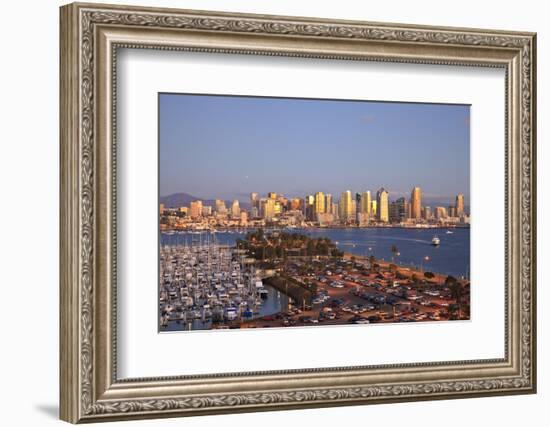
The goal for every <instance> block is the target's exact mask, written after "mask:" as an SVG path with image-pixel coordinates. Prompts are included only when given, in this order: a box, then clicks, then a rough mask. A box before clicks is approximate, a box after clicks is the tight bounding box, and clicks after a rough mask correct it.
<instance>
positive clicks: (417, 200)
mask: <svg viewBox="0 0 550 427" xmlns="http://www.w3.org/2000/svg"><path fill="white" fill-rule="evenodd" d="M411 218H412V219H420V218H422V190H421V189H420V187H414V188H413V189H412V191H411Z"/></svg>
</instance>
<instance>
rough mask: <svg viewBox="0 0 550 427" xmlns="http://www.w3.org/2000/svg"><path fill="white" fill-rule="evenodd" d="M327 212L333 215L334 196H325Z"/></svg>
mask: <svg viewBox="0 0 550 427" xmlns="http://www.w3.org/2000/svg"><path fill="white" fill-rule="evenodd" d="M325 212H327V213H330V214H331V213H332V194H325Z"/></svg>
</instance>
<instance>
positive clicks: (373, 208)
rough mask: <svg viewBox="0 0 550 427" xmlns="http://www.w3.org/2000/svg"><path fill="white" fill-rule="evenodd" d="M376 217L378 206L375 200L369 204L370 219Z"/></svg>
mask: <svg viewBox="0 0 550 427" xmlns="http://www.w3.org/2000/svg"><path fill="white" fill-rule="evenodd" d="M377 217H378V205H377V204H376V200H373V201H372V202H371V218H377Z"/></svg>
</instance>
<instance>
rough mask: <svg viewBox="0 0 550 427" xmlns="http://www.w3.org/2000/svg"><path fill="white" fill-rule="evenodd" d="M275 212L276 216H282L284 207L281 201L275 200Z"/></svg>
mask: <svg viewBox="0 0 550 427" xmlns="http://www.w3.org/2000/svg"><path fill="white" fill-rule="evenodd" d="M273 212H274V213H275V215H280V214H281V213H282V212H283V205H282V203H281V202H280V201H279V200H275V205H274V207H273Z"/></svg>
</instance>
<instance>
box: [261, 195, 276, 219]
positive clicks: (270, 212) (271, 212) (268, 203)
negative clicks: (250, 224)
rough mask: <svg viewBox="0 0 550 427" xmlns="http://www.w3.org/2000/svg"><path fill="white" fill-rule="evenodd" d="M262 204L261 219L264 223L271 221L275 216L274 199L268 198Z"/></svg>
mask: <svg viewBox="0 0 550 427" xmlns="http://www.w3.org/2000/svg"><path fill="white" fill-rule="evenodd" d="M262 202H263V217H264V219H265V220H266V221H271V220H272V219H273V217H274V216H275V199H272V198H269V199H265V200H263V201H262Z"/></svg>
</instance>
